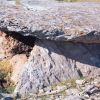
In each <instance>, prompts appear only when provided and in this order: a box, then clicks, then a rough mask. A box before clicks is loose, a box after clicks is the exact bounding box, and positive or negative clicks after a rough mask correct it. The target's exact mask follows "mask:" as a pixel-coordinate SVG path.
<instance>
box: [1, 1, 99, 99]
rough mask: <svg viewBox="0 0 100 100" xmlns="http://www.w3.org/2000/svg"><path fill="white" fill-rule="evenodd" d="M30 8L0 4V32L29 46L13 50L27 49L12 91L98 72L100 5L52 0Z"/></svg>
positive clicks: (26, 91)
mask: <svg viewBox="0 0 100 100" xmlns="http://www.w3.org/2000/svg"><path fill="white" fill-rule="evenodd" d="M31 6H32V7H33V8H34V7H35V6H34V5H31ZM33 8H30V7H27V6H23V5H4V6H2V5H0V31H3V32H5V33H6V34H7V35H10V36H12V38H14V37H15V39H16V40H17V41H22V44H23V42H24V44H25V45H26V44H27V45H28V46H31V48H30V47H29V48H28V47H27V46H24V45H17V46H16V47H17V48H18V49H17V48H15V49H14V51H16V50H17V51H18V52H19V53H20V54H22V53H26V52H28V61H27V62H26V63H25V65H24V66H23V69H22V71H20V76H19V80H18V83H17V84H16V89H15V92H18V93H20V94H23V95H26V94H30V93H32V94H34V93H39V91H40V90H41V89H44V88H47V87H48V86H52V85H54V84H57V83H59V82H62V81H63V80H67V79H76V78H79V77H87V76H96V75H99V74H100V4H99V3H57V2H55V3H54V4H53V5H52V4H51V5H50V6H48V7H46V9H42V10H40V9H37V8H36V9H35V10H34V9H33ZM17 35H18V38H16V36H17ZM19 37H20V39H19ZM30 37H31V38H30ZM1 39H2V38H1ZM4 42H5V41H4ZM18 43H20V42H18ZM1 44H2V40H1ZM25 47H26V48H25ZM20 48H21V49H20ZM1 49H2V48H1ZM23 49H24V50H23ZM20 50H22V51H23V52H20ZM31 50H32V51H31ZM17 51H16V52H15V53H17ZM30 51H31V54H30V53H29V52H30ZM15 55H16V54H15ZM69 98H70V97H69Z"/></svg>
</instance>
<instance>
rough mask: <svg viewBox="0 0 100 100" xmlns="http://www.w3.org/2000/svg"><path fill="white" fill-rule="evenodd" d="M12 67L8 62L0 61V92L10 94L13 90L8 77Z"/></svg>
mask: <svg viewBox="0 0 100 100" xmlns="http://www.w3.org/2000/svg"><path fill="white" fill-rule="evenodd" d="M11 73H12V67H11V65H10V62H9V61H8V60H3V61H0V92H7V93H11V92H12V91H13V90H14V84H13V82H11V80H10V77H11Z"/></svg>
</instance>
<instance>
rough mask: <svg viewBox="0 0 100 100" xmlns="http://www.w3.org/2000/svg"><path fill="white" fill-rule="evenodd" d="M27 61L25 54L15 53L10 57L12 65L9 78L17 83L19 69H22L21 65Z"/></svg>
mask: <svg viewBox="0 0 100 100" xmlns="http://www.w3.org/2000/svg"><path fill="white" fill-rule="evenodd" d="M25 62H27V56H26V54H16V55H15V56H13V57H12V58H11V59H10V63H11V65H12V75H11V80H12V81H13V82H14V83H15V84H17V82H18V79H19V75H20V73H21V70H22V69H23V66H24V64H25Z"/></svg>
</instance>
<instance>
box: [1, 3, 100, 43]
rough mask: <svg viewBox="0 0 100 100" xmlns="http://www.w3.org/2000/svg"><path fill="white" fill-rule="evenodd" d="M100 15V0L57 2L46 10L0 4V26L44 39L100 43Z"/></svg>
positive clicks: (6, 29) (5, 29)
mask: <svg viewBox="0 0 100 100" xmlns="http://www.w3.org/2000/svg"><path fill="white" fill-rule="evenodd" d="M31 4H32V3H31ZM31 6H32V7H33V8H34V7H35V6H34V5H31ZM4 9H5V10H4ZM87 9H88V10H87ZM12 12H13V13H12ZM99 16H100V4H99V3H73V4H72V3H70V4H67V3H61V4H59V3H55V5H52V4H51V5H50V6H49V8H48V9H46V10H42V11H41V10H38V9H37V10H35V11H34V10H28V9H25V8H24V6H17V7H16V6H0V29H2V30H3V31H14V32H18V33H19V34H22V35H24V36H33V37H37V38H40V39H49V40H55V41H75V42H84V43H100V28H99V27H100V18H99Z"/></svg>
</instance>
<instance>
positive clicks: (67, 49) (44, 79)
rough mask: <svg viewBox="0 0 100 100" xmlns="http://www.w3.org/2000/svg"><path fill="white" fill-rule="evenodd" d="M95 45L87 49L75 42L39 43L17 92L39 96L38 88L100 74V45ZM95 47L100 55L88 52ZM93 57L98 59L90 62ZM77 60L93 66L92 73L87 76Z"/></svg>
mask: <svg viewBox="0 0 100 100" xmlns="http://www.w3.org/2000/svg"><path fill="white" fill-rule="evenodd" d="M96 45H97V44H94V45H85V46H84V45H82V44H75V43H65V42H54V41H47V40H37V42H36V45H35V46H34V48H33V50H32V52H31V55H30V58H29V60H28V62H27V64H26V65H25V66H24V70H23V71H22V73H21V76H20V79H19V82H18V85H17V88H16V92H20V93H23V91H25V92H26V93H30V92H32V93H37V92H38V90H39V89H43V88H45V87H47V86H50V85H53V84H56V83H58V82H61V81H63V80H67V79H73V78H79V77H84V76H88V75H93V73H94V70H95V75H97V74H99V73H100V68H99V62H100V59H98V53H99V48H98V46H99V45H98V46H96ZM94 47H96V48H95V49H96V51H98V52H95V53H93V52H92V53H90V52H89V49H92V50H93V49H94ZM73 48H74V50H73ZM91 58H94V59H96V60H91ZM76 61H78V62H80V63H84V64H85V65H86V66H87V65H91V66H90V69H89V70H90V72H89V73H88V72H87V73H86V75H85V74H84V69H83V66H79V65H78V64H77V63H76ZM93 66H94V67H93ZM79 68H80V69H79ZM87 68H88V66H87ZM81 69H83V70H81ZM80 70H81V71H80Z"/></svg>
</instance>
